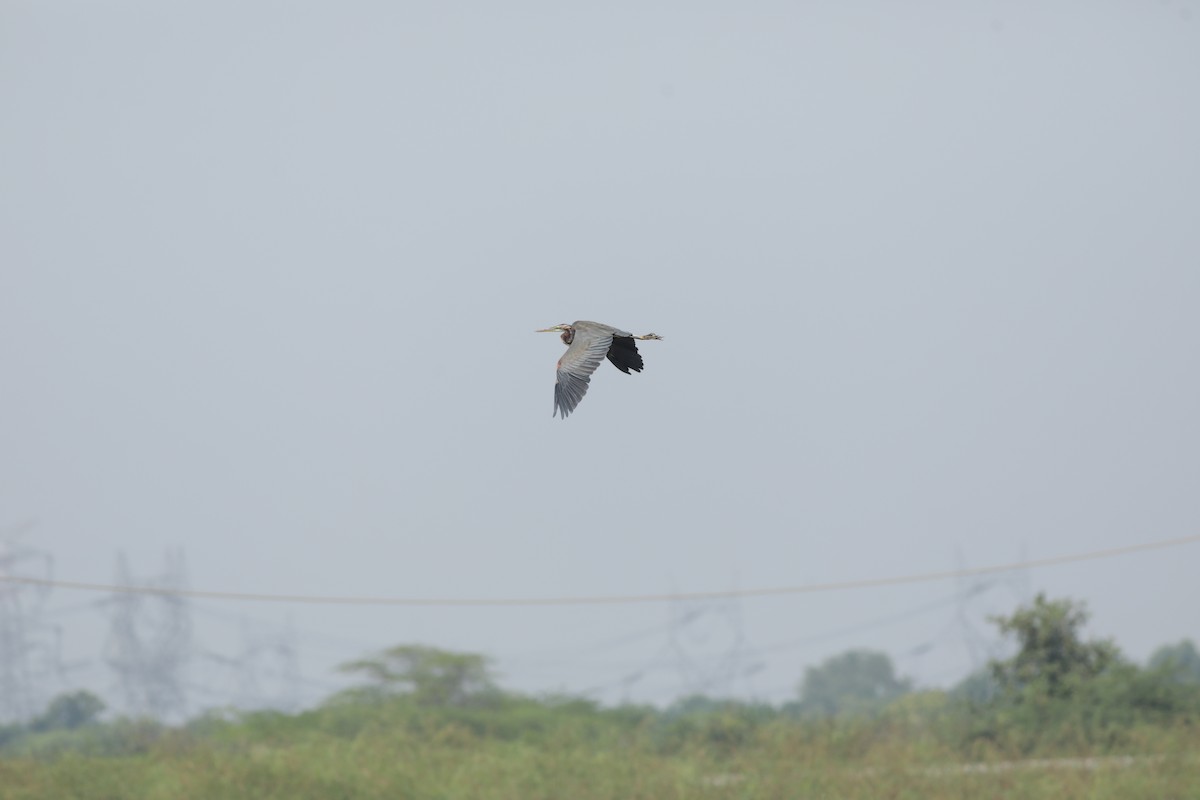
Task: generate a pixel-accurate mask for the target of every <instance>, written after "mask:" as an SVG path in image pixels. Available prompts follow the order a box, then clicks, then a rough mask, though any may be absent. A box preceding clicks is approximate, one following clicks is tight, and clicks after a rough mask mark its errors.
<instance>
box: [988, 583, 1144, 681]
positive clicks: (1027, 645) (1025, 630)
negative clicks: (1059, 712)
mask: <svg viewBox="0 0 1200 800" xmlns="http://www.w3.org/2000/svg"><path fill="white" fill-rule="evenodd" d="M1087 619H1088V613H1087V609H1086V607H1085V606H1084V605H1083V604H1082V603H1074V602H1072V601H1071V600H1047V599H1046V597H1045V595H1043V594H1039V595H1038V596H1037V597H1036V598H1034V601H1033V605H1031V606H1029V607H1024V608H1018V609H1017V610H1016V611H1015V612H1014V613H1013V615H1012V616H1010V617H993V618H992V621H993V622H995V623H996V625H997V626H998V627H999V628H1000V632H1001V633H1003V634H1005V635H1007V636H1013V637H1015V638H1016V640H1017V646H1018V650H1017V654H1016V655H1015V656H1013V657H1012V658H1010V659H1007V660H1004V661H993V662H992V663H991V670H992V676H993V677H994V678H995V679H996V683H997V684H998V685H999V687H1000V690H1001V692H1002V693H1004V694H1005V695H1006V696H1008V697H1009V698H1017V697H1021V696H1042V697H1046V698H1052V699H1053V698H1065V697H1068V696H1070V695H1072V694H1073V693H1074V692H1075V691H1076V690H1077V689H1079V687H1080V686H1081V685H1082V684H1085V683H1087V682H1088V681H1090V680H1092V679H1094V678H1096V677H1098V676H1099V675H1101V674H1103V673H1104V672H1105V671H1106V670H1108V669H1110V668H1112V667H1114V666H1116V665H1118V664H1120V663H1121V656H1120V651H1119V650H1117V646H1116V645H1115V644H1113V642H1112V641H1111V640H1102V641H1084V640H1083V635H1082V634H1083V626H1084V624H1085V623H1086V622H1087Z"/></svg>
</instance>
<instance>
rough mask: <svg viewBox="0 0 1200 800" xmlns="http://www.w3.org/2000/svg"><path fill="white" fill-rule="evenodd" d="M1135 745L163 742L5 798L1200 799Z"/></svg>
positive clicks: (72, 766)
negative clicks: (1023, 751)
mask: <svg viewBox="0 0 1200 800" xmlns="http://www.w3.org/2000/svg"><path fill="white" fill-rule="evenodd" d="M1137 745H1138V747H1137V749H1138V750H1139V752H1137V753H1135V754H1131V755H1135V756H1136V757H1134V758H1126V757H1122V756H1119V755H1114V754H1107V755H1104V756H1093V757H1090V758H1089V755H1091V754H1087V753H1077V754H1075V755H1074V756H1069V757H1068V756H1059V757H1056V758H1043V759H1012V758H1006V757H1004V756H1003V754H1000V753H996V754H994V755H993V756H992V757H988V758H985V759H983V760H981V761H973V762H965V761H963V759H962V757H961V755H959V756H956V755H954V754H953V753H951V752H947V751H943V750H940V749H938V748H935V747H930V746H928V745H920V744H919V743H914V742H910V741H906V740H903V739H896V740H890V741H889V740H886V739H885V740H883V741H876V742H874V743H872V744H871V745H870V746H868V747H866V748H865V749H863V750H861V751H860V752H849V751H848V750H853V749H854V748H849V749H848V748H847V747H846V746H845V743H844V742H839V741H837V740H836V738H835V737H832V736H830V737H825V738H822V737H820V736H814V735H812V733H811V732H807V733H801V732H799V731H789V730H787V729H784V728H779V729H772V730H770V731H763V732H761V734H760V735H757V736H755V737H753V739H752V741H747V742H744V743H741V744H740V745H739V746H737V747H735V748H732V749H723V750H720V751H714V750H712V749H711V748H703V747H696V748H684V749H683V750H681V751H678V752H673V753H661V752H656V750H655V748H654V747H653V746H650V745H649V744H648V743H646V742H644V741H641V740H639V739H638V737H633V739H631V740H630V741H628V742H625V743H614V742H605V743H599V744H593V743H588V742H587V741H582V740H577V739H575V738H574V737H570V736H567V737H565V738H564V739H563V740H561V741H552V742H551V743H546V742H545V741H543V742H541V743H537V744H534V743H526V742H520V741H497V740H489V739H475V738H474V737H472V736H471V735H470V734H467V733H466V732H464V731H461V730H456V729H453V728H447V729H446V730H443V731H441V732H439V733H437V734H435V735H430V736H419V737H418V736H414V735H412V734H411V733H406V732H396V733H389V732H375V733H371V734H362V735H359V736H356V737H354V738H351V739H347V738H341V737H332V736H328V737H327V736H316V737H310V738H307V739H306V740H304V741H288V742H272V741H270V740H269V739H264V740H262V741H254V742H240V743H228V742H227V743H223V744H217V743H214V742H212V741H206V740H202V739H201V740H192V739H188V738H185V737H176V738H172V737H167V738H166V739H164V740H163V741H160V742H158V743H156V744H155V745H154V746H153V747H151V748H150V749H149V750H148V751H147V752H144V753H140V754H137V755H123V756H83V755H79V754H71V753H67V754H63V755H61V756H55V757H50V758H44V757H43V758H33V757H19V758H12V757H10V758H5V759H0V798H3V800H26V799H28V800H34V799H35V798H36V799H37V800H42V799H43V798H80V799H81V800H91V799H93V798H94V799H95V800H102V799H103V800H118V799H120V800H125V799H126V798H128V799H130V800H134V799H139V798H146V799H147V800H149V799H150V798H153V799H154V800H180V798H204V799H205V800H221V799H223V798H228V800H242V799H245V800H264V799H269V798H279V800H285V799H286V800H308V799H309V798H311V799H312V800H317V799H318V798H320V800H329V799H330V798H380V799H381V800H382V799H383V798H388V799H389V800H394V799H395V798H441V799H445V800H450V799H451V798H478V799H479V800H491V799H492V798H495V799H496V800H499V799H500V798H505V799H509V798H511V799H512V800H538V799H539V798H547V799H549V798H573V799H574V800H591V799H593V798H594V799H595V800H601V798H603V799H605V800H608V798H612V799H613V800H615V799H616V798H621V800H630V799H631V798H647V799H650V798H654V799H655V800H658V799H660V798H809V797H812V798H923V799H935V798H952V797H953V798H1012V797H1019V798H1047V800H1049V799H1050V798H1054V800H1062V798H1200V759H1198V758H1197V757H1196V756H1197V753H1200V735H1197V733H1196V732H1195V731H1188V730H1182V731H1175V732H1171V733H1167V732H1161V733H1159V734H1152V735H1148V736H1147V737H1144V739H1143V740H1142V741H1140V742H1138V743H1137Z"/></svg>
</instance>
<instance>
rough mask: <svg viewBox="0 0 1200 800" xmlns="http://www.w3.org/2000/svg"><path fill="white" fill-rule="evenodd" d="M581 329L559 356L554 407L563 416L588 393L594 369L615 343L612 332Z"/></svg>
mask: <svg viewBox="0 0 1200 800" xmlns="http://www.w3.org/2000/svg"><path fill="white" fill-rule="evenodd" d="M582 333H583V331H579V330H577V331H576V333H575V340H574V341H573V342H571V346H570V347H568V348H567V352H565V353H563V357H562V358H560V359H559V360H558V381H557V382H556V383H555V384H554V410H555V412H556V413H557V414H558V415H559V416H560V417H562V418H563V419H566V418H567V415H568V414H570V413H571V412H572V411H574V410H575V407H576V406H577V405H579V401H580V400H582V399H583V396H584V395H585V394H587V390H588V383H589V382H590V381H591V379H592V373H593V372H595V371H596V367H598V366H600V362H601V361H603V360H604V357H605V355H607V354H608V348H609V346H610V345H611V344H612V341H613V337H612V334H611V333H607V332H599V331H588V332H587V335H581V334H582Z"/></svg>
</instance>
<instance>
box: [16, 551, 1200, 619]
mask: <svg viewBox="0 0 1200 800" xmlns="http://www.w3.org/2000/svg"><path fill="white" fill-rule="evenodd" d="M1197 542H1200V534H1196V535H1193V536H1182V537H1179V538H1176V539H1160V540H1158V541H1154V542H1143V543H1141V544H1131V545H1125V546H1122V547H1110V548H1106V549H1104V550H1091V551H1088V552H1084V553H1072V554H1069V555H1063V556H1052V557H1050V558H1038V559H1034V560H1032V561H1019V562H1012V563H1007V564H993V565H991V566H986V567H971V568H965V569H952V570H944V571H941V572H923V573H917V574H914V575H898V576H891V577H885V578H869V579H865V580H855V581H840V582H834V583H811V584H807V585H803V586H773V587H765V588H758V589H727V590H722V591H708V592H676V593H673V594H628V595H591V596H587V595H581V596H575V597H466V598H455V597H370V596H353V595H312V594H263V593H258V592H220V591H207V590H202V589H183V588H178V587H168V586H135V585H120V584H107V583H91V582H87V581H65V580H57V579H51V578H37V577H32V576H25V575H4V574H0V582H7V583H19V584H28V585H33V586H46V587H54V588H59V589H79V590H82V591H89V592H107V593H111V594H138V595H157V596H171V597H189V598H207V599H210V600H237V601H244V602H257V603H304V604H309V605H353V606H588V605H621V604H632V603H670V602H678V601H681V600H727V599H731V598H739V597H772V596H779V595H792V594H815V593H818V592H836V591H849V590H854V589H874V588H879V587H884V586H901V585H905V584H913V583H930V582H932V581H941V580H948V579H950V578H965V577H970V576H973V575H990V574H993V573H997V572H1011V571H1013V570H1021V569H1030V568H1034V567H1051V566H1057V565H1059V564H1072V563H1076V562H1080V561H1094V560H1097V559H1102V558H1115V557H1117V556H1124V555H1131V554H1133V553H1141V552H1145V551H1147V550H1161V549H1164V548H1167V547H1179V546H1181V545H1185V544H1195V543H1197Z"/></svg>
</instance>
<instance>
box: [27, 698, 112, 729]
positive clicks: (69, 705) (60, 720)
mask: <svg viewBox="0 0 1200 800" xmlns="http://www.w3.org/2000/svg"><path fill="white" fill-rule="evenodd" d="M102 711H104V701H103V700H101V699H100V698H99V697H97V696H96V695H94V694H92V693H91V692H88V691H82V690H81V691H78V692H72V693H70V694H60V695H58V696H57V697H55V698H54V699H53V700H51V701H50V705H48V706H47V707H46V710H45V711H43V712H42V713H41V714H40V715H39V716H37V717H35V718H34V719H33V720H32V721H30V723H29V730H30V731H31V732H32V733H45V732H46V731H70V730H75V729H76V728H81V727H83V726H84V725H88V724H90V723H92V722H95V721H96V719H97V718H98V717H99V716H100V713H101V712H102Z"/></svg>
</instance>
